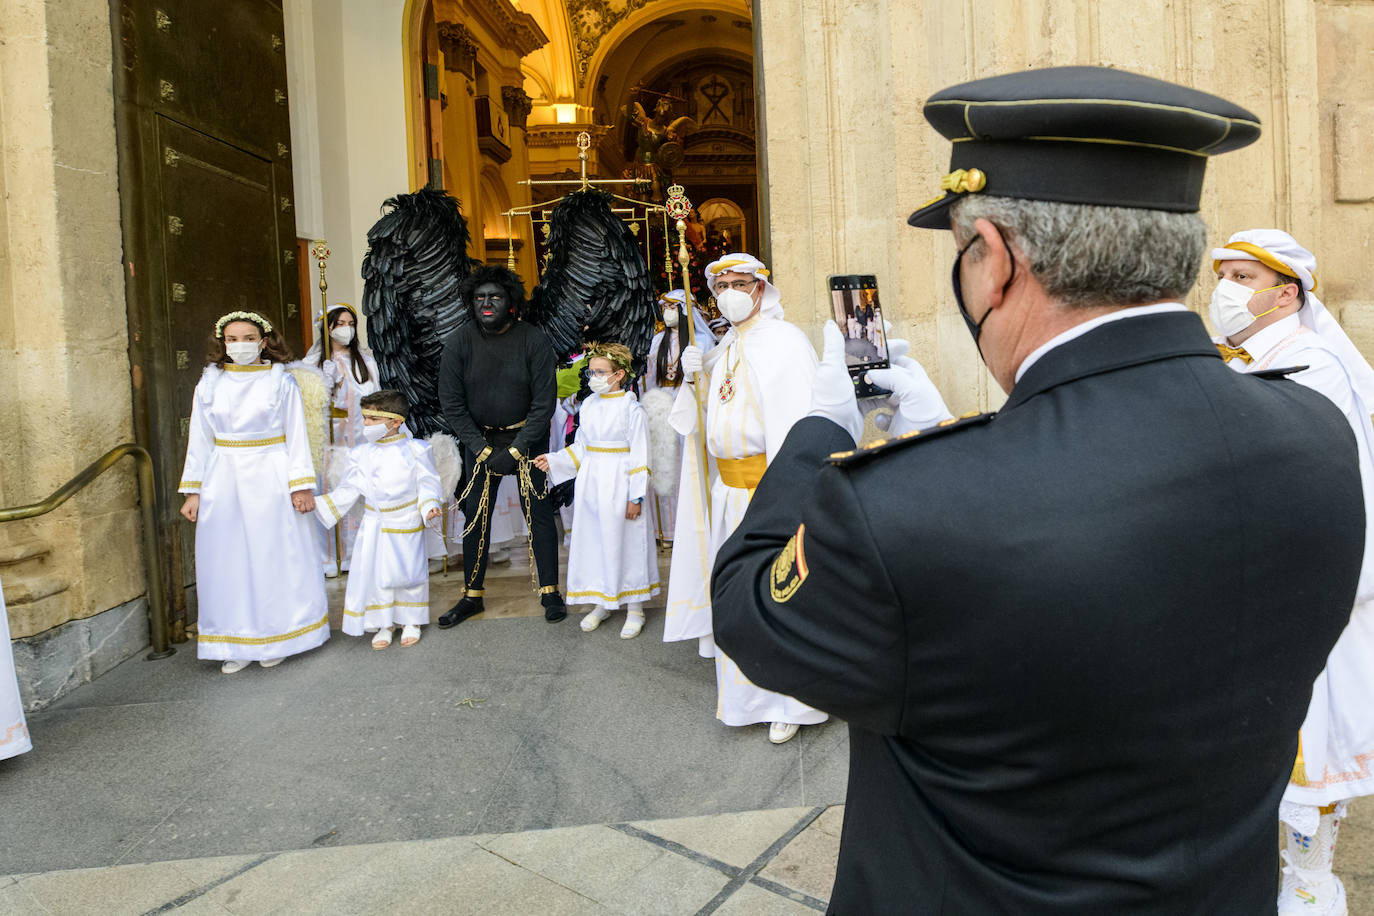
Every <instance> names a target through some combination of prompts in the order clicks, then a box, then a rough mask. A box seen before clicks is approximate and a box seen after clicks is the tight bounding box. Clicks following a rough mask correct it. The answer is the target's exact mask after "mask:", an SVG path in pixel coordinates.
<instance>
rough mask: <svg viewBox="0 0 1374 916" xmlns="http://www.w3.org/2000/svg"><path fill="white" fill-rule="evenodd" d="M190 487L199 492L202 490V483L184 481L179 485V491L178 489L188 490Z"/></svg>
mask: <svg viewBox="0 0 1374 916" xmlns="http://www.w3.org/2000/svg"><path fill="white" fill-rule="evenodd" d="M188 487H195V488H196V489H197V490H199V489H200V481H199V480H183V481H182V482H181V483H179V484H177V489H178V490H185V489H187V488H188Z"/></svg>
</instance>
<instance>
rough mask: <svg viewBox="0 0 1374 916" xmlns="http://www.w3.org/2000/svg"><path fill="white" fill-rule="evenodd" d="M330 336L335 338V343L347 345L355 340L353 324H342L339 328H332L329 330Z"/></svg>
mask: <svg viewBox="0 0 1374 916" xmlns="http://www.w3.org/2000/svg"><path fill="white" fill-rule="evenodd" d="M329 336H330V337H332V338H333V339H334V342H335V343H338V344H342V345H343V346H345V347H346V346H348V345H349V344H350V343H352V342H353V325H351V324H341V325H339V326H338V327H337V328H332V329H330V331H329Z"/></svg>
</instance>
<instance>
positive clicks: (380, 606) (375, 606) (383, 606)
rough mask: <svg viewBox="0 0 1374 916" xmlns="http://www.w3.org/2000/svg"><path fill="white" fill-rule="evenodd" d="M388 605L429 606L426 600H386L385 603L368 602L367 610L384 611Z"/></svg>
mask: <svg viewBox="0 0 1374 916" xmlns="http://www.w3.org/2000/svg"><path fill="white" fill-rule="evenodd" d="M389 607H429V602H428V601H388V602H387V603H386V604H369V605H368V606H367V609H368V610H369V611H385V610H386V609H387V608H389Z"/></svg>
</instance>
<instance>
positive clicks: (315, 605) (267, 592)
mask: <svg viewBox="0 0 1374 916" xmlns="http://www.w3.org/2000/svg"><path fill="white" fill-rule="evenodd" d="M315 485H316V482H315V470H314V463H313V462H312V460H311V457H310V444H309V439H308V438H307V435H306V429H305V415H304V408H303V407H302V406H301V395H300V389H299V388H298V387H297V386H296V380H295V379H294V378H292V377H291V374H290V373H288V372H286V371H284V370H283V369H282V367H281V366H278V365H267V364H265V365H253V366H236V365H233V364H230V365H228V366H226V367H225V369H224V370H220V369H216V368H215V367H213V366H211V367H208V368H207V369H206V370H205V374H204V375H203V376H202V377H201V380H200V383H199V384H197V385H196V392H195V395H194V397H193V400H192V404H191V421H190V427H189V441H188V443H187V447H186V465H185V468H184V469H183V471H182V477H181V485H180V487H179V488H178V489H179V490H180V491H181V492H182V493H188V494H189V493H199V494H200V514H199V516H198V518H197V520H196V596H197V603H198V606H199V622H198V631H199V636H198V638H197V646H196V651H197V654H198V655H199V657H200V658H208V659H229V658H235V659H247V660H250V661H261V660H266V659H273V658H283V657H285V656H288V655H295V654H296V653H298V652H304V651H306V650H307V649H313V648H315V647H316V646H318V645H320V644H321V643H323V642H324V641H325V640H327V639H328V638H329V615H328V605H327V602H326V600H325V595H324V570H323V568H322V567H321V565H320V549H321V548H320V534H319V529H318V527H317V526H316V524H315V521H314V519H312V518H310V517H309V516H306V515H302V514H300V513H298V512H297V511H296V510H295V507H293V506H292V505H291V493H293V492H295V491H297V490H306V491H313V490H314V489H315Z"/></svg>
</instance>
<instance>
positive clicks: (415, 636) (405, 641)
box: [401, 623, 420, 649]
mask: <svg viewBox="0 0 1374 916" xmlns="http://www.w3.org/2000/svg"><path fill="white" fill-rule="evenodd" d="M419 641H420V627H419V625H418V624H414V623H408V624H406V625H405V626H404V627H402V628H401V645H402V646H404V647H405V648H407V649H409V648H410V647H411V646H413V645H415V644H416V643H417V642H419Z"/></svg>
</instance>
